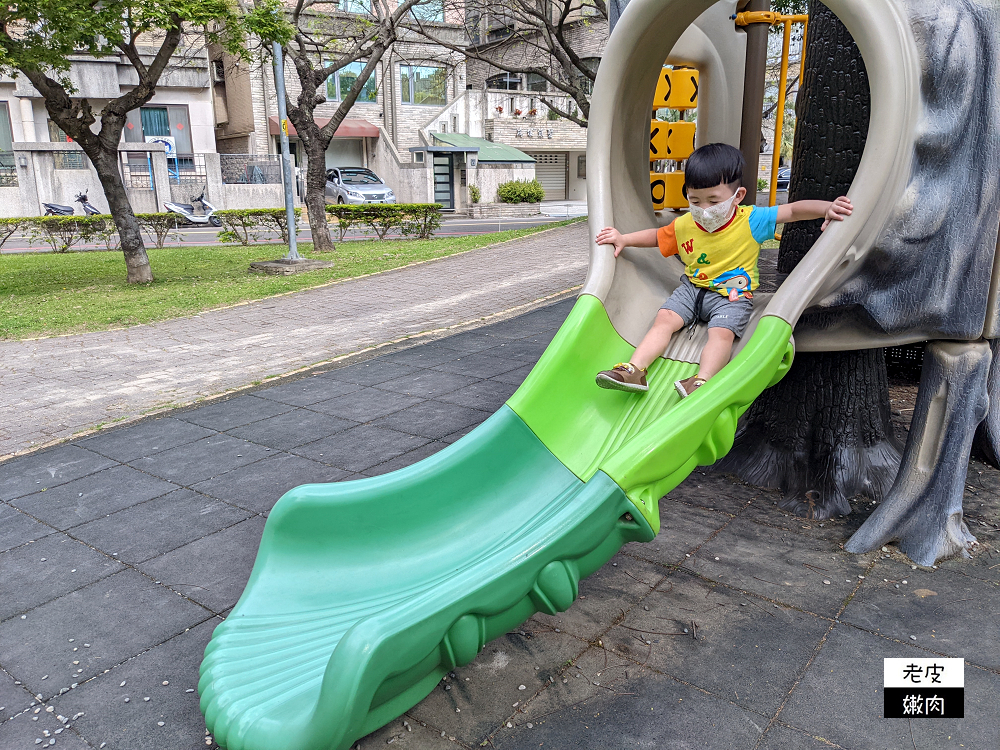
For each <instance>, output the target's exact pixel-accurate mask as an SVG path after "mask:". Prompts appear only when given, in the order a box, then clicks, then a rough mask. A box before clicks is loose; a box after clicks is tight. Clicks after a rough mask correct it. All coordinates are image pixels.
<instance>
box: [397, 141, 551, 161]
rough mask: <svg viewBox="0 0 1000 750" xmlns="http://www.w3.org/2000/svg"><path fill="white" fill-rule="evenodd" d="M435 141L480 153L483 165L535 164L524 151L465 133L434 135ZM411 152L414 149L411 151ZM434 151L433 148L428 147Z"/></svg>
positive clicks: (456, 148)
mask: <svg viewBox="0 0 1000 750" xmlns="http://www.w3.org/2000/svg"><path fill="white" fill-rule="evenodd" d="M432 135H433V136H434V140H435V141H440V142H441V143H442V144H444V145H446V146H451V147H452V148H454V149H455V150H462V151H478V152H479V162H480V163H481V164H521V163H524V164H534V163H535V160H534V159H533V158H532V157H530V156H528V155H527V154H526V153H524V152H523V151H518V150H517V149H516V148H514V147H513V146H508V145H506V144H505V143H494V142H493V141H488V140H486V139H485V138H473V137H472V136H471V135H465V134H464V133H432ZM410 150H411V151H412V150H413V149H410ZM427 150H428V151H430V150H433V147H427Z"/></svg>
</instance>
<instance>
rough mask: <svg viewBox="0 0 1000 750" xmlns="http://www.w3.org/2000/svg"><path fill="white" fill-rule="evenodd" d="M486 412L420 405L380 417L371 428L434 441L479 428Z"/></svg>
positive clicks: (440, 404) (433, 403)
mask: <svg viewBox="0 0 1000 750" xmlns="http://www.w3.org/2000/svg"><path fill="white" fill-rule="evenodd" d="M488 416H489V413H488V412H485V411H479V410H478V409H469V408H467V407H464V406H458V405H456V404H446V403H443V402H441V401H422V402H421V403H419V404H416V405H415V406H411V407H410V408H408V409H404V410H402V411H398V412H395V413H394V414H390V415H388V416H386V417H382V418H381V419H379V420H377V421H376V422H374V423H373V424H374V425H376V426H378V427H388V428H390V429H393V430H399V431H400V432H406V433H409V434H410V435H419V436H420V437H425V438H431V439H432V440H436V439H438V438H443V437H445V436H446V435H450V434H451V433H453V432H456V431H457V430H461V429H464V428H466V427H468V426H470V425H474V424H479V423H480V422H482V421H483V420H484V419H486V418H487V417H488Z"/></svg>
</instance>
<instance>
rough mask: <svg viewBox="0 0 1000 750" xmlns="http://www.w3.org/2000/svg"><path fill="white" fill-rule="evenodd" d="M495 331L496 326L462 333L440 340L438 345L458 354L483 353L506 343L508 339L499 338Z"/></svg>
mask: <svg viewBox="0 0 1000 750" xmlns="http://www.w3.org/2000/svg"><path fill="white" fill-rule="evenodd" d="M495 329H496V326H487V327H486V328H477V329H475V330H473V331H463V332H462V333H456V334H453V335H451V336H446V337H445V338H442V339H438V341H437V343H438V344H439V345H440V346H446V347H448V348H449V349H454V350H455V351H457V352H463V353H465V354H473V353H474V352H482V351H486V350H487V349H492V348H493V347H494V346H499V345H500V344H502V343H504V341H506V339H504V338H502V337H500V336H497V335H496V334H495V333H494V332H493V331H494V330H495Z"/></svg>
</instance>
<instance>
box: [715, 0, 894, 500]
mask: <svg viewBox="0 0 1000 750" xmlns="http://www.w3.org/2000/svg"><path fill="white" fill-rule="evenodd" d="M809 15H810V24H809V35H808V40H807V50H806V58H805V65H806V69H805V77H804V81H803V86H802V89H801V91H800V96H799V99H798V114H799V119H798V128H797V130H796V134H795V148H794V154H795V156H794V159H793V160H792V174H791V184H790V191H789V200H792V201H795V200H802V199H824V200H831V199H833V198H835V197H837V196H838V195H842V194H844V193H845V192H847V189H848V187H849V186H850V184H851V181H852V180H853V179H854V174H855V172H856V171H857V167H858V164H859V163H860V160H861V152H862V150H863V149H864V145H865V139H866V137H867V133H868V117H869V112H870V109H871V101H870V96H869V90H868V80H867V77H866V74H865V68H864V62H863V60H862V58H861V54H860V52H859V51H858V48H857V46H856V45H855V44H854V41H853V39H851V36H850V34H849V33H848V31H847V29H846V28H845V27H844V25H843V24H842V23H841V22H840V21H839V20H838V19H837V17H836V16H835V15H834V14H833V13H832V12H831V11H829V10H828V9H827V8H826V7H825V6H824V5H822V4H821V3H819V2H815V0H814V1H813V2H811V3H810V12H809ZM834 155H835V158H834ZM821 223H822V222H821V221H814V222H797V223H795V224H789V225H787V226H786V228H785V231H784V233H783V236H782V238H781V247H780V250H779V254H778V273H779V276H781V275H784V274H788V273H789V272H790V271H791V270H792V269H793V268H794V267H795V265H796V264H797V263H798V262H799V260H801V259H802V257H803V256H804V255H805V254H806V252H807V251H808V250H809V248H810V247H811V246H812V244H813V242H815V240H816V238H817V237H818V236H819V226H820V224H821ZM900 457H901V448H900V446H899V445H898V443H897V442H896V439H895V436H894V435H893V429H892V423H891V412H890V408H889V392H888V379H887V376H886V368H885V354H884V350H883V349H868V350H864V351H847V352H823V353H817V354H810V353H798V354H796V357H795V362H794V364H793V365H792V368H791V370H789V372H788V374H787V375H786V376H785V378H784V379H783V380H782V381H781V382H779V383H778V384H777V385H776V386H775V387H773V388H770V389H768V390H766V391H764V393H763V394H762V395H761V397H760V398H759V399H757V401H755V402H754V404H753V405H752V406H751V407H750V409H748V410H747V412H746V414H744V416H743V419H742V420H741V423H740V428H739V430H738V432H737V436H736V441H735V444H734V446H733V449H732V451H730V453H729V455H728V456H726V457H725V458H724V459H723V460H722V461H721V462H720V464H719V468H720V469H721V470H724V471H731V472H733V473H735V474H737V475H739V476H741V477H742V478H743V479H745V480H746V481H748V482H752V483H754V484H757V485H761V486H766V487H777V488H779V489H781V490H783V491H784V498H783V499H782V500H781V501H780V502H779V505H780V506H781V507H782V508H784V509H786V510H790V511H793V512H796V513H798V514H799V515H805V516H808V517H811V518H818V519H823V518H829V517H830V516H832V515H835V514H847V513H849V512H850V504H849V502H848V500H849V498H851V497H853V496H855V495H858V494H862V493H864V494H867V495H868V496H870V497H872V498H873V499H875V500H880V499H882V497H883V496H884V495H885V494H886V493H887V492H888V490H889V488H890V487H891V486H892V482H893V480H894V479H895V476H896V473H897V470H898V468H899V463H900Z"/></svg>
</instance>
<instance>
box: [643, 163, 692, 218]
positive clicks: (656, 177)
mask: <svg viewBox="0 0 1000 750" xmlns="http://www.w3.org/2000/svg"><path fill="white" fill-rule="evenodd" d="M683 185H684V173H683V172H663V173H660V172H650V173H649V193H650V197H651V198H652V200H653V210H654V211H659V210H661V209H664V208H687V206H688V202H687V199H686V198H685V197H684V194H683V193H682V192H681V187H683Z"/></svg>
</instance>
